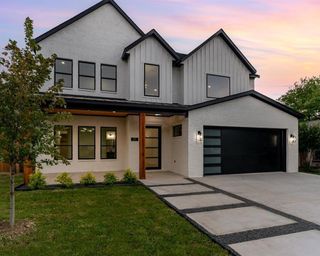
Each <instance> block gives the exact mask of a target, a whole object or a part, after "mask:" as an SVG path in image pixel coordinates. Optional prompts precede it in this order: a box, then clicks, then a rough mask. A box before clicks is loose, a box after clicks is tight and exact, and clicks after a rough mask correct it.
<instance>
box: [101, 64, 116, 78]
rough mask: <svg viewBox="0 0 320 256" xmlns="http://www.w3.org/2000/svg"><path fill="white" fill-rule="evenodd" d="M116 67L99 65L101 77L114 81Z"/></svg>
mask: <svg viewBox="0 0 320 256" xmlns="http://www.w3.org/2000/svg"><path fill="white" fill-rule="evenodd" d="M116 74H117V67H114V66H107V65H101V77H102V78H113V79H116V78H117V77H116Z"/></svg>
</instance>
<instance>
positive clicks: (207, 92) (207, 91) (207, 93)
mask: <svg viewBox="0 0 320 256" xmlns="http://www.w3.org/2000/svg"><path fill="white" fill-rule="evenodd" d="M209 76H218V77H224V78H228V79H229V95H231V77H230V76H223V75H216V74H209V73H207V74H206V96H207V98H210V99H218V98H223V97H211V96H209V90H208V89H209V88H208V81H209V79H208V77H209ZM229 95H227V96H229ZM224 97H226V96H224Z"/></svg>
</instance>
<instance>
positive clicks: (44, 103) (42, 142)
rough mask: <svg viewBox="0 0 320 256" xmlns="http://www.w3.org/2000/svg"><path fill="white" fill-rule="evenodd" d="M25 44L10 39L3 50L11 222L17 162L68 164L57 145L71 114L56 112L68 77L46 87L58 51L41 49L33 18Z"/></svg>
mask: <svg viewBox="0 0 320 256" xmlns="http://www.w3.org/2000/svg"><path fill="white" fill-rule="evenodd" d="M24 28H25V47H24V48H19V47H18V45H17V42H16V41H14V40H9V43H8V45H7V46H6V47H5V48H4V52H3V53H2V54H1V55H0V161H3V162H6V163H8V164H9V165H10V225H11V226H13V225H14V222H15V197H14V175H15V173H16V166H17V165H19V166H22V164H23V163H24V162H25V161H32V163H33V165H34V166H37V167H41V165H42V164H44V163H46V164H48V165H54V164H57V163H58V162H59V161H60V162H61V161H62V162H63V163H65V164H68V161H67V160H66V159H64V158H63V157H62V156H60V154H59V151H58V149H57V148H56V147H55V146H54V141H55V135H54V132H53V128H54V127H53V126H54V123H55V122H58V121H61V120H63V119H67V118H68V115H67V114H63V113H56V112H55V111H54V110H55V109H61V108H65V102H64V100H63V99H62V98H61V97H59V93H61V92H62V86H63V81H59V82H58V83H57V84H53V85H52V86H51V87H50V88H49V89H48V90H46V91H45V92H43V91H42V88H43V86H44V84H45V82H47V81H49V80H50V74H51V72H52V69H53V66H54V62H55V58H56V56H55V55H52V56H50V57H48V58H46V57H44V56H43V55H42V54H41V47H40V46H39V45H38V44H37V43H36V41H35V40H34V39H33V22H32V20H31V19H30V18H27V19H26V20H25V24H24Z"/></svg>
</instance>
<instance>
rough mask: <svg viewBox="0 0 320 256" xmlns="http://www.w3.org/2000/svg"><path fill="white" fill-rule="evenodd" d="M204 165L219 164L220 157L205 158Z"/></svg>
mask: <svg viewBox="0 0 320 256" xmlns="http://www.w3.org/2000/svg"><path fill="white" fill-rule="evenodd" d="M204 164H221V157H205V158H204Z"/></svg>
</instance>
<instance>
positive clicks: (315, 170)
mask: <svg viewBox="0 0 320 256" xmlns="http://www.w3.org/2000/svg"><path fill="white" fill-rule="evenodd" d="M299 172H305V173H311V174H316V175H320V168H315V167H312V168H309V169H302V168H301V169H300V170H299Z"/></svg>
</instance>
